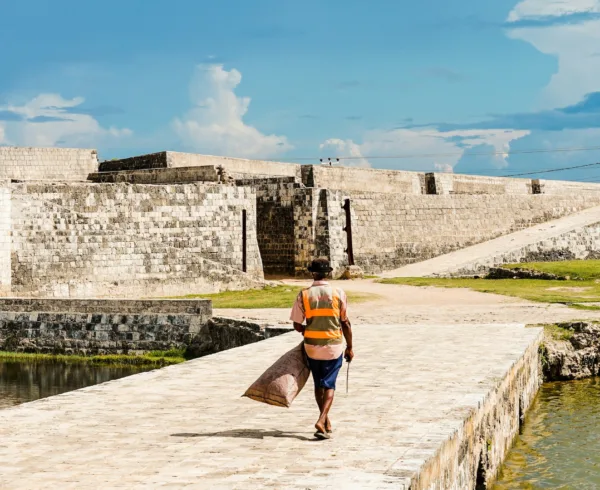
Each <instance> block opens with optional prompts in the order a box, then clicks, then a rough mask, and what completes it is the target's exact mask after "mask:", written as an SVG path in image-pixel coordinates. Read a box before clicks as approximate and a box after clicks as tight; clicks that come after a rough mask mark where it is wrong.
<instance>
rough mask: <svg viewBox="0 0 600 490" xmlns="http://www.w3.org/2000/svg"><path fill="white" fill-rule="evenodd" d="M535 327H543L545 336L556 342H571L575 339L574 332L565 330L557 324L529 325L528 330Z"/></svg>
mask: <svg viewBox="0 0 600 490" xmlns="http://www.w3.org/2000/svg"><path fill="white" fill-rule="evenodd" d="M533 327H543V329H544V335H545V336H546V337H550V338H552V339H554V340H560V341H566V340H570V339H571V337H573V334H574V332H573V330H569V329H568V328H563V327H561V326H559V325H556V324H555V323H551V324H540V325H527V328H533Z"/></svg>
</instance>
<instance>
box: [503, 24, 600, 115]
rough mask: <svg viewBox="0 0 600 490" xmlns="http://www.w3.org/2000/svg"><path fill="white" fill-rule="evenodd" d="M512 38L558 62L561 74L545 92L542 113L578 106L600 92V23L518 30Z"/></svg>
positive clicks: (552, 80) (510, 32)
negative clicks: (581, 101) (544, 110)
mask: <svg viewBox="0 0 600 490" xmlns="http://www.w3.org/2000/svg"><path fill="white" fill-rule="evenodd" d="M508 35H509V37H511V38H513V39H521V40H523V41H526V42H528V43H530V44H532V45H533V46H534V47H535V48H536V49H537V50H538V51H540V52H542V53H545V54H549V55H553V56H555V57H556V58H557V59H558V71H557V72H556V73H555V74H554V75H553V76H552V78H551V79H550V82H549V83H548V85H547V86H546V87H545V88H544V90H543V91H542V94H541V97H540V100H539V103H538V108H539V109H551V108H556V107H565V106H568V105H572V104H576V103H577V102H579V101H580V100H581V99H582V98H583V97H584V96H585V95H587V94H589V93H591V92H598V91H600V56H598V53H599V52H600V20H598V19H597V20H589V21H586V22H580V23H577V24H561V25H552V26H546V27H527V28H516V29H511V30H510V31H508Z"/></svg>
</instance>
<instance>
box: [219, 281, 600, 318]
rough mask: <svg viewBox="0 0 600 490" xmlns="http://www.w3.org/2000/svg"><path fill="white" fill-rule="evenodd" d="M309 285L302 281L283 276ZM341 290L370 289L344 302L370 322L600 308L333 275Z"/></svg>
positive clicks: (595, 314) (592, 314)
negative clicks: (360, 299)
mask: <svg viewBox="0 0 600 490" xmlns="http://www.w3.org/2000/svg"><path fill="white" fill-rule="evenodd" d="M285 283H286V284H290V285H296V286H298V285H309V284H310V282H308V281H295V280H289V281H285ZM333 283H334V284H336V285H337V286H338V287H341V288H342V289H344V290H346V291H354V292H361V293H370V294H375V295H377V296H378V297H377V299H374V300H372V301H367V302H364V303H356V304H352V303H351V304H350V318H351V320H352V321H353V322H354V323H371V324H375V323H376V324H390V323H399V324H405V325H406V324H408V325H413V324H430V325H433V324H435V325H439V324H465V323H473V324H481V323H488V324H489V323H526V324H535V323H555V322H563V321H570V320H580V319H600V311H581V310H575V309H572V308H568V307H566V306H562V305H549V304H545V303H535V302H530V301H526V300H522V299H519V298H510V297H507V296H499V295H495V294H486V293H479V292H476V291H471V290H469V289H444V288H429V287H428V288H420V287H413V286H396V285H389V284H379V283H376V282H374V281H373V280H356V281H333ZM290 308H291V305H290ZM214 314H215V315H216V316H226V317H231V318H244V319H248V320H260V321H264V322H269V323H273V324H285V323H288V324H289V320H288V319H289V309H215V312H214Z"/></svg>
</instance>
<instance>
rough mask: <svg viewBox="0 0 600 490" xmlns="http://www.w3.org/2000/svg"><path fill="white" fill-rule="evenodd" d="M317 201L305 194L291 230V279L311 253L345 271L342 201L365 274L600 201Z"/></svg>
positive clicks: (365, 196)
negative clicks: (296, 239) (298, 245)
mask: <svg viewBox="0 0 600 490" xmlns="http://www.w3.org/2000/svg"><path fill="white" fill-rule="evenodd" d="M318 195H319V191H313V193H312V202H311V204H310V207H311V208H312V209H311V213H312V214H311V215H310V218H308V215H306V213H304V214H305V216H306V218H305V221H304V222H300V223H297V225H299V226H297V228H298V230H299V231H300V232H301V233H303V236H301V237H300V241H301V242H303V245H304V246H303V247H302V253H299V255H298V257H297V263H296V271H297V272H300V271H301V270H303V269H305V267H306V264H307V262H308V260H310V257H311V256H312V255H314V254H323V255H326V256H329V257H330V258H331V260H332V264H333V266H334V268H335V269H336V271H340V270H341V269H342V268H343V267H344V266H345V265H347V255H346V253H345V250H346V248H347V236H346V233H345V232H344V231H343V226H344V224H345V211H344V210H343V209H342V205H343V203H344V200H345V199H349V200H350V205H351V220H352V244H353V249H354V260H355V263H356V265H359V266H361V267H362V268H363V269H364V270H365V271H367V272H381V271H382V270H390V269H395V268H397V267H400V266H402V265H405V264H409V263H413V262H419V261H422V260H426V259H429V258H432V257H435V256H438V255H442V254H445V253H449V252H452V251H454V250H457V249H460V248H464V247H466V246H469V245H473V244H476V243H481V242H484V241H487V240H491V239H493V238H496V237H498V236H501V235H505V234H508V233H511V232H514V231H518V230H521V229H524V228H528V227H530V226H533V225H535V224H539V223H543V222H546V221H549V220H552V219H557V218H560V217H562V216H567V215H569V214H572V213H574V212H577V211H580V210H582V209H587V208H590V207H593V206H597V205H599V204H600V195H592V196H589V195H588V196H585V195H574V196H572V195H556V196H552V195H550V196H546V195H539V196H527V195H522V196H519V195H515V196H511V198H510V199H506V197H505V196H501V195H453V196H430V195H425V196H411V195H392V194H387V195H381V194H375V193H360V192H356V193H341V192H339V191H321V194H320V196H318ZM315 196H318V197H315ZM324 207H326V209H327V212H326V213H325V212H324V211H323V209H324ZM319 214H321V215H322V216H323V217H322V218H321V220H319V219H318V216H319ZM308 221H312V226H308ZM323 244H325V246H323Z"/></svg>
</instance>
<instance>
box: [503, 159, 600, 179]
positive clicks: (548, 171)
mask: <svg viewBox="0 0 600 490" xmlns="http://www.w3.org/2000/svg"><path fill="white" fill-rule="evenodd" d="M596 165H600V162H596V163H588V164H587V165H574V166H572V167H563V168H552V169H546V170H538V171H536V172H525V173H521V174H510V175H502V177H523V176H525V175H537V174H547V173H550V172H562V171H563V170H572V169H575V168H585V167H594V166H596Z"/></svg>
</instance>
